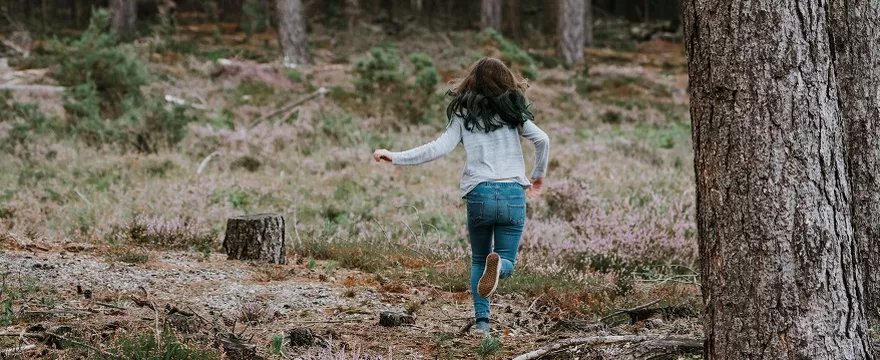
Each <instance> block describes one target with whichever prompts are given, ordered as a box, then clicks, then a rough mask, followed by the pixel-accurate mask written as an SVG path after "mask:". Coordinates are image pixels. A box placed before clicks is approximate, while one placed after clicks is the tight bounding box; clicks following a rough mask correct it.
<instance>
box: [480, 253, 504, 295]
mask: <svg viewBox="0 0 880 360" xmlns="http://www.w3.org/2000/svg"><path fill="white" fill-rule="evenodd" d="M500 274H501V256H498V254H497V253H491V254H489V256H486V269H485V270H483V276H482V277H480V282H479V283H478V284H477V294H478V295H480V297H489V296H490V295H492V294H493V293H495V289H497V288H498V276H499V275H500Z"/></svg>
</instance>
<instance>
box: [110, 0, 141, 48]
mask: <svg viewBox="0 0 880 360" xmlns="http://www.w3.org/2000/svg"><path fill="white" fill-rule="evenodd" d="M110 7H111V9H112V10H113V19H112V21H111V27H112V29H113V33H114V34H116V36H117V37H118V38H119V40H120V41H124V42H128V41H132V40H134V38H135V37H136V36H137V28H135V25H136V23H137V3H136V1H135V0H110Z"/></svg>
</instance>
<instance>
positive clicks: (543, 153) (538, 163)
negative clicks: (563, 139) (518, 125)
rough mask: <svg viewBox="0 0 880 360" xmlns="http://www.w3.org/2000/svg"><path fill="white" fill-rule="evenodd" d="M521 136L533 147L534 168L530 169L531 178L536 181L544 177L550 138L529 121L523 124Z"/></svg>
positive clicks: (548, 157)
mask: <svg viewBox="0 0 880 360" xmlns="http://www.w3.org/2000/svg"><path fill="white" fill-rule="evenodd" d="M522 136H523V137H524V138H526V139H529V141H531V142H532V144H534V145H535V168H534V169H532V176H531V178H532V179H538V178H542V177H544V176H546V175H547V162H548V161H549V159H550V137H548V136H547V134H546V133H545V132H544V131H542V130H541V129H540V128H538V126H537V125H535V123H533V122H531V121H526V122H525V124H523V129H522Z"/></svg>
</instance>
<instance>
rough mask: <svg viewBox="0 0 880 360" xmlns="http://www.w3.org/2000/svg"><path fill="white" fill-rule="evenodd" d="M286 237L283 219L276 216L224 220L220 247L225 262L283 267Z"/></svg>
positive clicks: (261, 215) (240, 217) (254, 216)
mask: <svg viewBox="0 0 880 360" xmlns="http://www.w3.org/2000/svg"><path fill="white" fill-rule="evenodd" d="M286 237H287V233H286V230H285V223H284V217H283V216H281V215H279V214H256V215H244V216H237V217H233V218H230V219H229V220H227V221H226V236H225V237H224V238H223V248H224V249H226V256H227V258H228V259H229V260H260V261H266V262H269V263H272V264H284V263H285V261H286V255H285V248H284V240H285V239H286Z"/></svg>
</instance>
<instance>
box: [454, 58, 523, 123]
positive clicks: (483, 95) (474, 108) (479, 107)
mask: <svg viewBox="0 0 880 360" xmlns="http://www.w3.org/2000/svg"><path fill="white" fill-rule="evenodd" d="M528 87H529V84H528V83H527V82H526V81H525V80H524V79H523V78H522V77H520V76H518V75H517V74H515V73H514V72H513V71H511V70H510V68H508V67H507V66H506V65H504V63H503V62H501V60H498V59H495V58H490V57H484V58H482V59H480V60H479V61H477V62H476V63H474V64H473V65H472V66H471V68H470V71H468V74H467V76H466V77H464V78H462V79H459V80H457V82H456V84H455V85H454V86H453V88H452V89H451V90H449V91H448V92H447V93H446V95H448V96H449V97H451V98H452V101H451V102H449V106H447V107H446V118H447V119H449V121H450V122H452V117H453V116H458V117H461V118H462V119H463V120H464V127H465V128H466V129H467V130H468V131H474V129H477V130H480V131H485V132H492V131H495V130H497V129H499V128H501V127H504V126H508V127H512V128H519V127H521V126H522V125H523V124H524V123H525V122H526V121H527V120H534V119H535V116H534V115H532V113H531V111H529V104H528V101H527V100H526V96H525V94H523V91H525V90H526V89H527V88H528ZM496 115H497V116H496Z"/></svg>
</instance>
